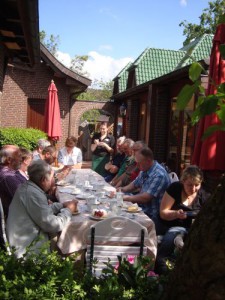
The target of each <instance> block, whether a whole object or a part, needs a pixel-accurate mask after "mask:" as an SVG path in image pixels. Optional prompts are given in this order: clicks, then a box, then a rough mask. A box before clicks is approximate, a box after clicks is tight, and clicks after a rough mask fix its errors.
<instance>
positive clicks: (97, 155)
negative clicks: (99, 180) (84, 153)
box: [91, 122, 115, 176]
mask: <svg viewBox="0 0 225 300" xmlns="http://www.w3.org/2000/svg"><path fill="white" fill-rule="evenodd" d="M114 145H115V139H114V137H113V135H109V134H108V127H107V123H106V122H102V123H101V125H100V133H97V134H95V135H94V136H93V138H92V144H91V151H92V170H94V171H96V172H97V173H99V174H100V175H102V176H104V175H105V173H106V170H105V164H106V163H108V162H109V160H110V154H112V153H113V147H114Z"/></svg>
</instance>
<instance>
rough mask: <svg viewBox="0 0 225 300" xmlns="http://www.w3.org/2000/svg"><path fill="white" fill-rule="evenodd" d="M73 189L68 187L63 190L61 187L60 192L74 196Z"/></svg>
mask: <svg viewBox="0 0 225 300" xmlns="http://www.w3.org/2000/svg"><path fill="white" fill-rule="evenodd" d="M72 191H73V190H72V189H71V188H67V187H65V188H63V187H60V188H59V192H60V193H67V194H72Z"/></svg>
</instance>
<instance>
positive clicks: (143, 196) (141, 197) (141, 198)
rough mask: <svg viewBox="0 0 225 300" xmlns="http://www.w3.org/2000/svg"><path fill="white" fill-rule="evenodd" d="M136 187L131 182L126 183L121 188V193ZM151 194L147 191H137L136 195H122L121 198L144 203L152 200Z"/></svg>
mask: <svg viewBox="0 0 225 300" xmlns="http://www.w3.org/2000/svg"><path fill="white" fill-rule="evenodd" d="M136 188H137V187H136V186H135V185H134V183H133V182H131V183H130V184H128V185H127V186H125V187H122V188H121V192H123V193H129V192H132V191H133V190H135V189H136ZM152 198H153V196H152V195H150V194H148V193H139V194H136V195H124V196H123V200H124V201H129V202H132V203H137V204H146V203H148V202H150V201H151V200H152Z"/></svg>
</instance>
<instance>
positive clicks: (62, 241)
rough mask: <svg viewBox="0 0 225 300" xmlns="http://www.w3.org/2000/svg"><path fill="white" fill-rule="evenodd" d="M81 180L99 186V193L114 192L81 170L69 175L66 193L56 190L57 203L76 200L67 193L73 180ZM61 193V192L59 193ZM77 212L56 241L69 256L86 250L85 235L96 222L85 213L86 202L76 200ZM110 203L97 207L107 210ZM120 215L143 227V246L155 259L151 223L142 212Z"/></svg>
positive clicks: (105, 184) (88, 172) (71, 186)
mask: <svg viewBox="0 0 225 300" xmlns="http://www.w3.org/2000/svg"><path fill="white" fill-rule="evenodd" d="M75 177H76V182H77V178H80V179H81V178H82V180H83V181H87V180H88V181H90V182H91V181H92V182H94V181H95V182H96V181H97V183H100V184H101V191H102V190H105V191H112V190H115V189H114V188H113V187H112V186H110V185H109V184H108V183H106V182H105V181H104V179H103V178H102V177H101V176H100V175H98V174H97V173H96V172H94V171H92V170H90V169H81V170H76V171H75V176H74V174H69V175H68V179H69V180H70V186H66V187H65V188H64V189H65V190H67V192H66V193H65V192H63V188H62V187H59V188H58V189H57V198H58V200H59V202H61V203H63V202H65V201H68V200H72V199H76V196H75V195H72V194H70V193H68V190H69V189H72V188H74V187H75V186H74V185H73V183H72V182H73V181H74V178H75ZM93 180H94V181H93ZM59 191H61V192H59ZM89 193H92V194H93V193H94V192H93V191H89ZM78 201H79V203H78V211H79V214H77V215H74V216H72V220H71V222H70V223H68V224H67V225H66V226H65V228H64V229H63V231H62V232H61V235H60V237H59V240H58V247H59V249H60V250H61V252H62V253H63V254H70V253H72V252H75V251H79V250H82V249H86V247H87V242H86V238H87V234H88V231H89V229H90V227H91V225H92V224H95V223H96V222H98V221H95V220H93V219H91V218H90V213H89V212H88V211H87V206H86V200H78ZM109 202H110V199H108V200H107V203H106V204H100V205H99V207H100V208H101V207H104V206H106V207H107V208H108V206H107V205H108V204H109ZM121 213H122V215H123V216H125V217H129V218H132V219H133V218H134V220H135V221H137V222H138V223H140V224H141V225H143V226H145V227H146V228H147V231H148V239H147V240H146V241H145V245H146V246H147V248H148V254H149V255H150V256H152V257H153V258H155V256H156V249H157V239H156V233H155V226H154V223H153V221H152V220H151V219H150V218H149V217H148V216H146V215H145V214H144V213H143V212H139V213H135V214H131V213H128V212H126V211H124V210H122V211H121Z"/></svg>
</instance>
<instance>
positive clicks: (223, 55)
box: [219, 44, 225, 59]
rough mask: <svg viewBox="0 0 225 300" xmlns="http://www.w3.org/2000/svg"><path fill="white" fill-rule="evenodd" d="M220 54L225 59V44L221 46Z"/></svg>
mask: <svg viewBox="0 0 225 300" xmlns="http://www.w3.org/2000/svg"><path fill="white" fill-rule="evenodd" d="M219 50H220V54H221V56H222V59H225V45H224V44H222V45H220V46H219Z"/></svg>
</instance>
